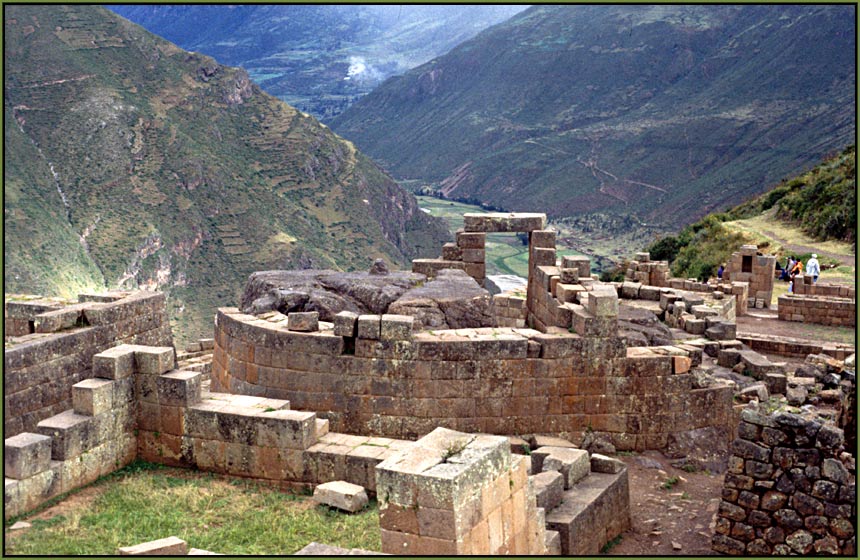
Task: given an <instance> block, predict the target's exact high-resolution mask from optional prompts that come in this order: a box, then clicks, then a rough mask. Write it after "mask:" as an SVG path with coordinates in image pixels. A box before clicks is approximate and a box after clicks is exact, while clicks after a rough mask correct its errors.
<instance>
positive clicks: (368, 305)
mask: <svg viewBox="0 0 860 560" xmlns="http://www.w3.org/2000/svg"><path fill="white" fill-rule="evenodd" d="M425 280H426V276H424V275H423V274H414V273H411V272H390V273H388V274H383V275H378V274H370V273H367V272H336V271H334V270H273V271H263V272H255V273H253V274H252V275H251V276H250V277H249V278H248V283H247V284H246V285H245V290H244V292H243V293H242V299H241V301H240V304H239V309H240V310H241V311H242V312H243V313H248V314H251V315H259V314H261V313H265V312H266V311H278V312H280V313H283V314H285V315H286V314H288V313H290V312H292V311H299V312H302V311H317V312H319V319H320V320H321V321H326V322H332V321H333V320H334V316H335V315H337V314H338V313H340V312H341V311H352V312H353V313H358V314H362V313H374V314H377V315H379V314H382V313H386V312H388V306H389V305H391V303H392V302H394V301H395V300H397V299H398V298H399V297H400V296H401V295H403V294H404V293H405V292H406V291H407V290H409V289H410V288H412V287H415V286H417V285H418V284H420V283H422V282H424V281H425Z"/></svg>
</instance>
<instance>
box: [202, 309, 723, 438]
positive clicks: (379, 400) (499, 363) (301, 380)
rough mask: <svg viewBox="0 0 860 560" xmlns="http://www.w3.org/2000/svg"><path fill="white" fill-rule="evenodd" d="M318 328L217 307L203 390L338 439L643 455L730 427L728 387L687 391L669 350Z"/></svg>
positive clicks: (473, 334) (680, 360) (480, 334)
mask: <svg viewBox="0 0 860 560" xmlns="http://www.w3.org/2000/svg"><path fill="white" fill-rule="evenodd" d="M321 328H322V329H323V330H321V331H318V332H309V333H305V332H295V331H289V330H287V329H286V322H285V321H282V322H272V321H268V320H265V319H261V318H257V317H254V316H251V315H245V314H242V313H239V312H238V310H236V309H235V308H222V309H219V310H218V314H217V317H216V325H215V352H214V361H213V368H212V390H213V391H225V392H231V393H242V394H248V395H257V396H266V397H273V398H280V399H288V400H289V401H290V402H291V406H292V407H293V408H295V409H300V410H314V411H317V412H318V413H319V415H320V416H322V417H326V418H328V419H329V420H330V422H331V425H332V429H333V430H336V431H341V432H348V433H353V434H364V435H370V434H373V435H383V436H390V437H399V438H409V439H414V438H416V437H418V436H420V435H423V434H427V433H429V432H430V431H432V430H433V429H434V428H436V427H437V426H444V427H447V428H451V429H455V430H460V431H467V432H485V433H494V434H509V435H510V434H528V433H548V434H558V435H561V436H564V437H568V438H578V437H580V436H581V435H582V434H583V433H584V432H586V431H589V430H590V431H594V432H601V433H606V434H607V435H608V436H609V437H610V438H611V440H612V442H613V444H614V445H615V446H616V447H617V448H619V449H640V450H641V449H659V448H663V447H665V446H666V443H667V441H668V438H669V436H670V435H671V434H674V433H678V432H683V431H687V430H693V429H698V428H704V427H709V426H718V427H725V426H729V425H730V414H731V407H732V390H731V388H730V387H728V386H716V387H709V388H705V389H694V388H693V379H692V375H691V374H690V373H689V369H690V366H691V358H690V356H689V354H688V353H687V352H685V351H684V350H681V349H679V348H675V347H652V348H630V349H628V348H626V347H625V344H624V341H623V340H622V339H620V338H616V337H605V338H603V337H583V336H580V335H577V334H573V333H568V332H563V333H552V334H545V333H540V332H538V331H535V330H531V329H510V328H487V329H462V330H452V331H424V332H418V333H415V334H414V335H412V336H411V337H410V338H408V339H406V340H370V339H363V338H353V337H342V336H335V335H334V331H333V330H331V328H330V327H329V326H327V325H325V324H322V325H321ZM693 358H694V359H695V356H693Z"/></svg>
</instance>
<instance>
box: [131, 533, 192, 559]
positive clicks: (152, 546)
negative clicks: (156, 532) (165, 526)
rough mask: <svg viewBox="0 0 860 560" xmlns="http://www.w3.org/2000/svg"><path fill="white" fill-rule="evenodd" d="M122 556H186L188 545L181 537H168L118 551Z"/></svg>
mask: <svg viewBox="0 0 860 560" xmlns="http://www.w3.org/2000/svg"><path fill="white" fill-rule="evenodd" d="M117 553H118V554H119V555H120V556H185V555H186V554H188V543H186V542H185V541H183V540H182V539H180V538H179V537H167V538H166V539H158V540H155V541H149V542H145V543H141V544H137V545H134V546H123V547H120V548H119V549H117Z"/></svg>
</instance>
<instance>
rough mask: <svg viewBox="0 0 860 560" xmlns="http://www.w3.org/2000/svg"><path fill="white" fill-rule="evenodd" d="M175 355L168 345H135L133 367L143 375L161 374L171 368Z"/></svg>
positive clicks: (174, 362) (173, 364)
mask: <svg viewBox="0 0 860 560" xmlns="http://www.w3.org/2000/svg"><path fill="white" fill-rule="evenodd" d="M175 358H176V356H175V352H174V350H173V348H172V347H169V346H137V347H135V349H134V368H135V370H136V371H137V373H140V374H144V375H161V374H162V373H167V372H168V371H170V370H172V369H173V368H174V366H175V364H176V359H175Z"/></svg>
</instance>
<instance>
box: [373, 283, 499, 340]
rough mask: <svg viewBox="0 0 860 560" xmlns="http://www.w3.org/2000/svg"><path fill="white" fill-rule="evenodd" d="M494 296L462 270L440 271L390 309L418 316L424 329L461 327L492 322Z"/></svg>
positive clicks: (416, 317) (417, 320)
mask: <svg viewBox="0 0 860 560" xmlns="http://www.w3.org/2000/svg"><path fill="white" fill-rule="evenodd" d="M491 308H492V298H491V297H490V294H489V292H487V291H486V290H485V289H483V288H481V287H480V286H479V285H478V283H477V282H475V280H474V278H472V277H470V276H469V275H467V274H466V273H465V272H463V271H459V270H445V271H441V272H440V273H439V275H438V276H436V278H434V279H433V280H430V281H429V282H427V283H426V284H424V285H423V286H420V287H416V288H413V289H411V290H409V291H408V292H406V293H404V294H403V295H402V296H401V297H400V298H398V300H397V301H395V302H393V303H392V304H391V306H390V307H389V309H388V312H389V313H392V314H399V315H411V316H413V317H415V326H416V327H418V328H424V329H462V328H476V327H489V326H493V324H494V321H493V315H492V309H491Z"/></svg>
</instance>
